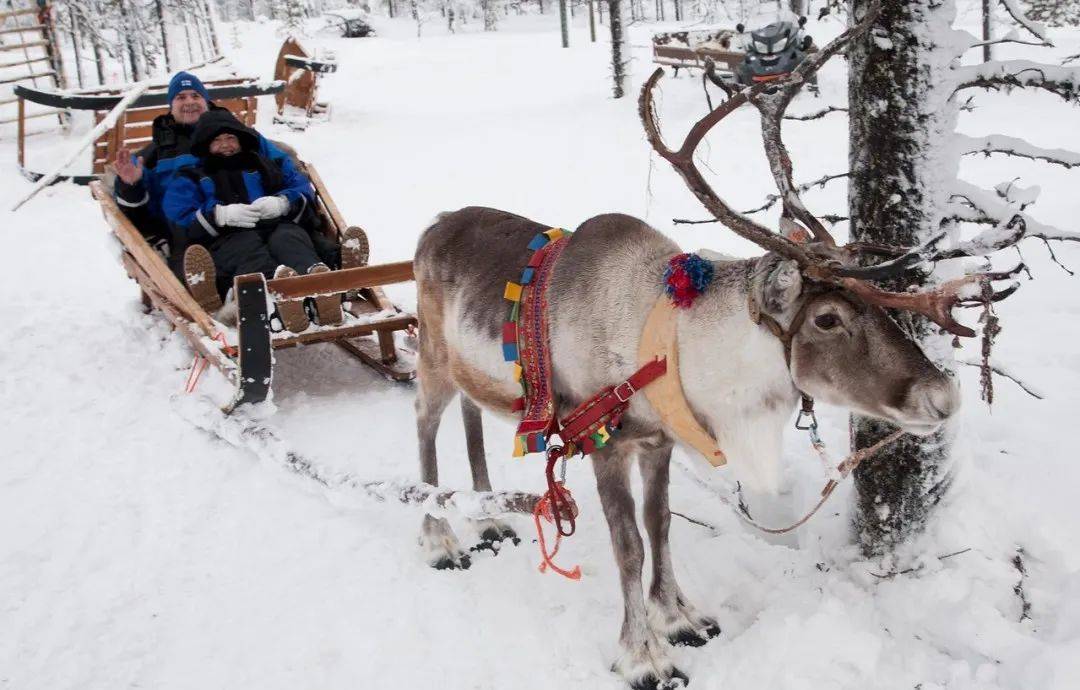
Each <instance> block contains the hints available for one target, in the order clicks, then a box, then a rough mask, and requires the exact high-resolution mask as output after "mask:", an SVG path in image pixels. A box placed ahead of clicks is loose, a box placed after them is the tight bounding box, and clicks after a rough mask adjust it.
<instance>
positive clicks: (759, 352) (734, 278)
mask: <svg viewBox="0 0 1080 690" xmlns="http://www.w3.org/2000/svg"><path fill="white" fill-rule="evenodd" d="M757 262H758V260H757V259H752V260H749V261H733V262H714V266H715V278H714V281H713V284H712V285H710V286H709V289H708V290H707V291H706V292H705V294H703V295H702V296H701V297H699V298H698V299H697V300H696V301H695V303H694V306H693V307H691V308H690V309H688V310H685V311H684V312H683V313H682V314H681V315H680V318H679V325H678V338H679V368H680V375H681V379H682V384H683V390H684V391H685V393H686V398H687V400H688V401H689V403H690V407H691V408H692V409H693V410H694V412H695V414H697V416H698V418H699V420H700V421H702V422H703V423H704V424H705V426H706V428H707V429H709V430H710V431H711V432H712V433H713V435H714V436H715V437H716V440H717V441H718V442H719V444H720V448H721V449H722V450H723V451H724V453H725V454H726V455H727V457H728V462H729V463H730V464H731V467H732V470H733V472H734V474H735V476H736V478H737V479H739V480H740V481H741V482H743V483H745V484H747V485H748V486H749V487H750V488H752V489H755V490H757V491H759V492H770V493H771V492H775V490H776V489H777V484H778V479H779V457H780V451H781V440H782V436H783V429H784V425H785V423H786V422H787V420H788V419H789V417H790V416H791V413H792V410H793V408H794V407H795V404H796V403H797V402H798V391H797V390H796V389H795V386H794V384H793V383H792V380H791V374H790V373H789V372H788V368H787V365H786V363H785V361H784V348H783V345H782V344H781V343H780V341H779V340H778V339H777V338H776V337H775V336H774V335H773V334H772V333H771V332H769V331H768V330H767V329H766V328H764V327H763V326H760V325H758V324H755V323H754V322H753V321H752V320H751V318H750V310H749V298H748V295H747V281H746V276H747V273H748V270H750V269H752V267H753V266H754V265H755V264H756V263H757ZM783 317H788V318H789V315H782V318H783ZM788 318H783V321H784V322H786V321H787V320H788Z"/></svg>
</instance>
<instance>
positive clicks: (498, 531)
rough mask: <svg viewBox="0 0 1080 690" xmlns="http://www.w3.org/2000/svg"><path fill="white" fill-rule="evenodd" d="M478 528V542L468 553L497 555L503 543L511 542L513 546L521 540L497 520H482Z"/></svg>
mask: <svg viewBox="0 0 1080 690" xmlns="http://www.w3.org/2000/svg"><path fill="white" fill-rule="evenodd" d="M479 527H480V541H479V542H478V543H477V544H476V545H475V546H473V547H472V548H470V549H469V550H470V551H473V552H479V551H490V552H491V553H493V554H498V553H499V550H500V549H501V548H502V547H503V542H505V541H510V542H512V543H513V545H514V546H517V545H518V544H520V543H521V538H520V537H518V535H517V532H515V531H514V530H513V529H512V528H511V527H510V526H509V525H505V524H503V523H501V522H499V521H498V520H484V521H482V522H481V523H480V525H479Z"/></svg>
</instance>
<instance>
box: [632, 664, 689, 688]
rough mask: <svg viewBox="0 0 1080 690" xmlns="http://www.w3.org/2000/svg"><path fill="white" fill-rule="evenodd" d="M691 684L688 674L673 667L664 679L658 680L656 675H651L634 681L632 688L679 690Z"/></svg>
mask: <svg viewBox="0 0 1080 690" xmlns="http://www.w3.org/2000/svg"><path fill="white" fill-rule="evenodd" d="M689 684H690V679H689V678H687V677H686V674H685V673H683V672H682V671H680V670H679V669H677V668H675V667H674V666H672V667H671V670H670V671H668V673H667V674H665V676H664V677H663V678H658V677H657V676H656V674H654V673H649V674H648V675H646V676H644V677H642V678H639V679H638V680H635V681H632V682H631V683H630V687H631V688H633V690H677V689H678V688H685V687H686V686H688V685H689Z"/></svg>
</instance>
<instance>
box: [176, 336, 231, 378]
mask: <svg viewBox="0 0 1080 690" xmlns="http://www.w3.org/2000/svg"><path fill="white" fill-rule="evenodd" d="M214 340H215V341H216V342H219V343H221V350H222V351H223V352H224V353H225V354H226V355H228V356H229V357H235V356H236V352H237V350H236V348H235V347H233V346H232V345H229V344H228V343H227V342H225V334H224V333H222V332H220V331H219V332H218V333H216V334H214ZM209 363H210V360H208V359H207V358H206V357H204V356H203V355H195V359H193V360H191V368H190V369H188V377H187V383H185V384H184V392H185V393H194V392H195V389H196V388H198V387H199V378H200V377H202V375H203V372H204V371H206V365H207V364H209Z"/></svg>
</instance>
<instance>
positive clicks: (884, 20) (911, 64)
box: [848, 0, 959, 556]
mask: <svg viewBox="0 0 1080 690" xmlns="http://www.w3.org/2000/svg"><path fill="white" fill-rule="evenodd" d="M869 4H870V2H869V0H851V1H850V4H849V10H850V12H851V14H850V15H849V16H851V17H856V18H858V17H861V16H863V13H864V11H865V9H866V8H867V6H868V5H869ZM954 16H955V0H883V2H882V12H881V15H880V16H879V17H878V20H877V22H876V24H875V26H874V28H873V29H872V30H871V31H870V32H869V33H868V34H867V36H866V37H865V38H864V39H862V40H856V41H854V42H853V43H852V44H851V46H850V48H849V54H848V57H849V60H848V63H849V68H850V72H849V80H848V96H849V99H850V134H849V139H850V140H849V143H850V153H849V157H850V164H851V171H852V178H851V185H850V187H849V199H848V204H849V211H850V216H851V238H852V239H853V240H862V241H871V242H882V243H887V244H891V245H903V246H916V245H919V244H922V243H923V242H925V241H926V240H928V239H929V238H930V237H932V236H935V235H937V234H938V233H939V232H940V231H941V226H942V222H941V213H940V211H939V209H942V208H943V207H944V204H945V202H946V201H947V198H946V197H947V194H948V191H947V190H948V189H949V188H951V186H952V183H953V182H954V181H955V179H956V174H957V170H958V167H959V160H958V157H957V156H955V155H954V154H953V153H951V152H950V151H951V149H950V147H949V146H948V143H949V139H950V138H951V137H952V135H953V133H954V131H955V129H956V118H957V112H958V111H957V107H956V104H955V102H954V101H953V100H952V99H950V96H951V93H952V89H953V84H954V82H955V79H954V78H953V76H952V75H951V74H950V72H951V70H952V68H953V67H954V66H955V60H953V59H950V57H951V54H949V53H948V52H947V51H949V50H950V46H949V45H948V44H949V41H950V39H951V36H952V35H953V34H952V29H951V25H952V21H953V18H954ZM942 51H946V52H944V53H943V52H942ZM936 282H938V281H937V278H936V276H935V275H934V274H921V275H917V276H916V282H915V283H914V284H915V285H918V286H927V285H931V284H933V283H936ZM911 284H912V283H911V282H910V281H905V282H904V283H903V284H899V283H893V284H888V283H885V287H888V288H890V289H904V288H905V287H907V286H908V285H911ZM893 316H894V318H896V320H897V321H898V322H899V323H900V325H901V328H903V329H904V330H905V331H907V332H908V333H909V334H910V335H911V336H912V337H913V338H915V339H916V341H917V342H918V343H919V344H920V345H921V346H922V348H923V350H924V351H925V352H926V354H927V355H928V356H929V357H930V359H931V360H932V361H934V362H936V363H937V364H938V365H939V366H942V367H943V368H946V369H949V370H951V368H952V367H951V362H952V350H951V346H950V340H949V339H948V338H947V337H944V336H942V335H939V334H938V332H937V329H936V327H934V326H933V324H932V323H930V322H929V321H927V320H925V319H923V318H922V317H917V318H913V317H912V315H911V314H909V313H903V314H896V313H894V314H893ZM893 430H894V427H892V426H891V425H889V424H886V423H883V422H879V421H875V420H872V419H869V418H866V417H860V416H857V415H854V416H852V419H851V444H852V447H853V448H866V447H868V446H870V445H872V444H873V443H874V442H876V441H878V440H879V439H881V438H883V437H884V436H886V435H887V434H889V433H890V432H891V431H893ZM951 480H952V463H951V459H950V442H949V435H948V433H947V432H942V433H938V434H935V435H932V436H929V437H916V436H912V435H905V436H903V437H902V438H901V439H900V440H899V441H897V442H896V443H894V444H893V445H891V446H890V447H889V448H886V449H885V450H883V451H882V452H880V453H878V454H877V455H876V456H875V457H873V458H871V459H869V460H867V461H866V462H865V463H863V464H862V465H861V466H860V467H859V468H858V469H857V470H856V471H855V487H856V505H855V513H854V526H855V529H856V531H857V534H858V539H859V542H860V545H861V546H862V549H863V551H864V553H865V554H867V555H868V556H875V555H881V554H884V553H887V552H889V551H891V550H892V549H894V548H895V547H896V546H898V545H899V544H900V543H902V542H903V541H905V540H907V539H908V538H910V537H911V536H914V535H916V534H918V533H920V532H921V531H922V530H923V529H924V528H925V526H926V523H927V519H928V518H929V516H930V514H931V512H932V509H933V507H934V506H935V505H936V504H937V503H938V502H939V501H940V500H941V498H942V496H943V495H944V494H945V492H946V491H947V490H948V487H949V485H950V483H951Z"/></svg>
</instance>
